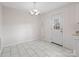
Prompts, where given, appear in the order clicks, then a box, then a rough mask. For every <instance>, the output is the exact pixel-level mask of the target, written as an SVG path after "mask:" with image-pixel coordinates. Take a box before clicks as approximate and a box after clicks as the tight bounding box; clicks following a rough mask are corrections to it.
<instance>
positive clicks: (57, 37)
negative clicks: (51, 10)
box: [52, 14, 63, 45]
mask: <svg viewBox="0 0 79 59" xmlns="http://www.w3.org/2000/svg"><path fill="white" fill-rule="evenodd" d="M52 17H53V18H52V42H54V43H57V44H60V45H63V15H62V14H56V15H54V16H52ZM56 23H59V24H58V25H56ZM56 26H58V27H57V28H56Z"/></svg>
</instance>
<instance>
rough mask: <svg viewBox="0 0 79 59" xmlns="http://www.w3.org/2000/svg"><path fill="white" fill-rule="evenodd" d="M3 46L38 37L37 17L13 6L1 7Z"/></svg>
mask: <svg viewBox="0 0 79 59" xmlns="http://www.w3.org/2000/svg"><path fill="white" fill-rule="evenodd" d="M2 25H3V46H4V47H5V46H10V45H14V44H18V43H22V42H27V41H32V40H37V39H39V38H40V35H39V34H40V33H39V32H40V31H39V29H40V28H39V19H38V17H36V16H31V15H29V14H28V13H26V12H23V11H21V10H17V9H14V8H9V7H3V21H2Z"/></svg>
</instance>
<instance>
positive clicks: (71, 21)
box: [41, 3, 79, 49]
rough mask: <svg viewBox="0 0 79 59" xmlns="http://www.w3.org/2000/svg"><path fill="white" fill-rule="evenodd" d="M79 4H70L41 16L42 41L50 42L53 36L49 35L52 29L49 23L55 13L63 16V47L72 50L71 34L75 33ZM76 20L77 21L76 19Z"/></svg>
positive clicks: (78, 18) (78, 17) (78, 19)
mask: <svg viewBox="0 0 79 59" xmlns="http://www.w3.org/2000/svg"><path fill="white" fill-rule="evenodd" d="M78 10H79V3H72V4H70V5H67V6H64V7H61V8H58V9H55V10H53V11H51V12H48V13H46V14H43V15H41V21H43V22H42V23H43V25H42V29H41V35H42V39H43V40H46V41H49V42H51V40H52V37H53V35H52V34H51V33H53V32H52V30H53V29H51V28H52V26H51V21H52V17H53V15H55V14H57V13H61V14H63V17H64V22H63V46H64V47H66V48H69V49H73V42H74V40H73V38H72V34H73V33H74V32H75V29H74V26H75V24H76V23H77V22H79V16H78V15H79V11H78ZM76 18H77V19H76Z"/></svg>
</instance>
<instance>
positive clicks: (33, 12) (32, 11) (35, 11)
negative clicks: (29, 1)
mask: <svg viewBox="0 0 79 59" xmlns="http://www.w3.org/2000/svg"><path fill="white" fill-rule="evenodd" d="M30 14H31V15H39V14H40V12H39V10H38V9H37V8H36V2H33V9H32V10H31V11H30Z"/></svg>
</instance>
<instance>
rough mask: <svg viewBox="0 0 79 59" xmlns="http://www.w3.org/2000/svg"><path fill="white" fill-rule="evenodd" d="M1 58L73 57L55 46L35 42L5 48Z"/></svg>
mask: <svg viewBox="0 0 79 59" xmlns="http://www.w3.org/2000/svg"><path fill="white" fill-rule="evenodd" d="M1 57H74V55H72V51H71V50H68V49H66V48H63V47H61V46H57V45H55V44H52V43H49V42H46V41H41V40H36V41H31V42H26V43H21V44H18V45H14V46H9V47H5V48H4V49H3V51H2V53H1Z"/></svg>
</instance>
